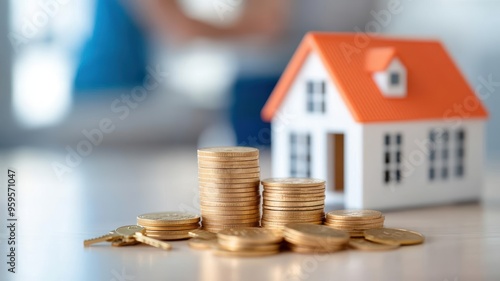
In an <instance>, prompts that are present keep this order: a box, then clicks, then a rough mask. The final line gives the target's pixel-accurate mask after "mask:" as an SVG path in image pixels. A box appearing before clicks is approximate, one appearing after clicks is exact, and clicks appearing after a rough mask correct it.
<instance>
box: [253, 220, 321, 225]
mask: <svg viewBox="0 0 500 281" xmlns="http://www.w3.org/2000/svg"><path fill="white" fill-rule="evenodd" d="M261 223H262V225H271V226H273V225H275V226H285V225H287V224H290V223H291V222H289V221H268V220H264V219H262V220H261ZM294 223H295V222H294ZM297 223H307V224H315V225H318V224H322V223H323V222H322V221H321V220H310V221H309V220H307V221H298V222H297Z"/></svg>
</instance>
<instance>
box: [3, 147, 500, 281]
mask: <svg viewBox="0 0 500 281" xmlns="http://www.w3.org/2000/svg"><path fill="white" fill-rule="evenodd" d="M64 157H65V155H64V154H63V153H61V151H56V152H54V151H49V150H41V149H34V148H23V149H15V150H12V149H11V150H8V151H0V167H1V168H2V169H4V170H5V171H0V172H1V173H2V176H0V180H1V181H2V182H7V178H6V169H7V167H11V168H14V169H15V170H16V179H17V196H16V197H17V202H18V206H17V210H16V212H17V214H16V215H17V217H18V221H17V234H16V235H17V236H16V239H17V248H16V257H17V264H16V273H15V274H11V273H9V272H7V268H6V263H5V260H6V254H7V245H6V243H5V242H6V239H7V237H8V236H7V235H8V233H7V230H6V226H4V225H3V224H5V225H6V224H7V222H6V218H5V212H4V210H6V208H7V207H6V192H4V191H2V194H1V195H0V198H1V203H0V206H1V208H2V212H1V214H2V225H1V226H2V227H1V231H0V235H1V238H2V243H1V253H0V254H1V256H2V257H3V258H2V259H1V261H2V265H1V266H0V269H1V273H0V276H2V277H1V278H0V280H214V281H215V280H216V281H219V280H351V279H354V280H450V281H455V280H500V262H499V261H500V191H499V188H498V187H499V183H500V173H498V171H500V163H497V162H491V163H489V164H488V165H487V167H486V171H485V187H484V189H483V200H482V202H481V204H479V203H469V204H457V205H446V206H434V207H427V208H420V209H410V210H397V211H388V212H385V215H386V226H389V227H399V228H408V229H412V230H416V231H418V232H421V233H423V234H424V235H425V237H426V241H425V243H424V244H422V245H416V246H407V247H403V248H400V249H397V250H393V251H387V252H362V251H355V250H348V251H343V252H338V253H334V254H329V255H303V254H295V253H291V252H286V253H280V254H279V255H275V256H269V257H259V258H228V257H217V256H214V255H213V254H212V253H210V252H209V251H197V250H193V249H190V248H189V247H188V245H187V243H186V241H175V242H172V245H173V247H174V248H173V250H171V251H162V250H159V249H156V248H153V247H149V246H146V245H138V246H131V247H122V248H115V247H111V246H110V245H109V244H99V245H95V246H92V247H88V248H84V247H83V244H82V242H83V240H84V239H86V238H90V237H94V236H96V235H101V234H105V233H107V232H108V231H110V230H112V229H114V228H115V227H118V226H121V225H127V224H135V217H136V216H137V215H138V214H141V213H146V212H153V211H162V210H185V211H195V212H197V211H198V210H199V207H198V193H197V185H196V172H197V170H196V169H197V168H196V150H195V149H194V148H190V147H176V148H147V149H146V148H143V149H130V148H123V149H109V148H100V149H98V148H96V149H94V151H92V153H91V154H90V155H89V156H87V157H85V158H83V159H82V161H81V163H78V164H77V165H75V167H69V169H70V172H68V173H66V174H64V175H63V177H62V179H59V178H58V177H57V176H56V174H55V172H54V170H53V163H54V162H58V163H61V164H64V163H65V162H64V161H65V159H64ZM261 165H262V166H261V169H262V176H263V177H266V176H269V174H270V169H269V167H270V165H269V155H268V154H267V153H263V156H262V158H261ZM495 171H496V173H495ZM1 185H2V188H5V186H6V184H3V183H2V184H1ZM329 209H331V207H328V208H327V210H329Z"/></svg>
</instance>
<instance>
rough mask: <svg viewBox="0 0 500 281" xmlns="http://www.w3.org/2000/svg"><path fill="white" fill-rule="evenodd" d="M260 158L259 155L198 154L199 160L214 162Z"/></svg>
mask: <svg viewBox="0 0 500 281" xmlns="http://www.w3.org/2000/svg"><path fill="white" fill-rule="evenodd" d="M251 160H259V156H241V157H238V156H231V157H228V156H213V157H212V156H200V155H198V161H212V162H221V163H224V162H236V161H238V162H239V161H251Z"/></svg>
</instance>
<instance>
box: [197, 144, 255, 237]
mask: <svg viewBox="0 0 500 281" xmlns="http://www.w3.org/2000/svg"><path fill="white" fill-rule="evenodd" d="M259 181H260V167H259V150H258V149H256V148H250V147H214V148H204V149H199V150H198V183H199V191H200V207H201V216H202V225H203V229H205V230H208V231H210V232H219V231H221V230H223V229H227V228H235V227H251V226H259V221H260V194H259Z"/></svg>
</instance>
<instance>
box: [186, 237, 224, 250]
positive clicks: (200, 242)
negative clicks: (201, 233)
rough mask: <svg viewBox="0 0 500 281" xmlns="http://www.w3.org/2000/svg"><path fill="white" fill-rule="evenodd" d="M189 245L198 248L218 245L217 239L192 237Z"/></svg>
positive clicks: (202, 248)
mask: <svg viewBox="0 0 500 281" xmlns="http://www.w3.org/2000/svg"><path fill="white" fill-rule="evenodd" d="M188 245H189V247H191V248H193V249H196V250H208V249H213V248H215V247H217V239H210V240H207V239H201V238H192V239H189V241H188Z"/></svg>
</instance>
